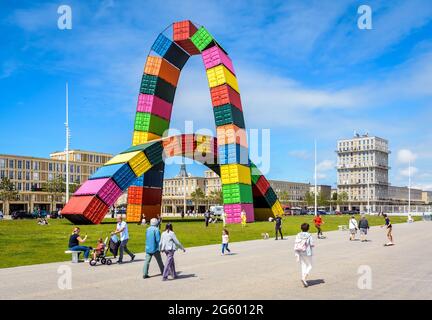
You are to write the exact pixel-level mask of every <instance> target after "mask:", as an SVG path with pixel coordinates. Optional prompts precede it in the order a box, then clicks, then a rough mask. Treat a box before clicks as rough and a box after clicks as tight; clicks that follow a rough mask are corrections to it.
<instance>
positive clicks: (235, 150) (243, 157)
mask: <svg viewBox="0 0 432 320" xmlns="http://www.w3.org/2000/svg"><path fill="white" fill-rule="evenodd" d="M218 158H219V164H232V163H238V164H247V165H248V164H249V151H248V149H247V148H245V147H243V146H241V145H239V144H236V143H230V144H225V145H222V146H219V147H218Z"/></svg>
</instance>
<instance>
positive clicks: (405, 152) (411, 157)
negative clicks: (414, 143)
mask: <svg viewBox="0 0 432 320" xmlns="http://www.w3.org/2000/svg"><path fill="white" fill-rule="evenodd" d="M416 159H417V155H416V154H415V153H414V152H412V151H411V150H409V149H401V150H399V151H398V153H397V161H398V162H400V163H409V162H414V161H415V160H416Z"/></svg>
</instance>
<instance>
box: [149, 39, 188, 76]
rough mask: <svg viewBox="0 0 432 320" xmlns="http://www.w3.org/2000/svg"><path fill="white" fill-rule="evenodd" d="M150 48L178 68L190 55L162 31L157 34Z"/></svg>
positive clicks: (181, 66)
mask: <svg viewBox="0 0 432 320" xmlns="http://www.w3.org/2000/svg"><path fill="white" fill-rule="evenodd" d="M152 50H153V51H154V52H156V53H157V54H158V55H160V56H161V57H163V58H164V59H165V60H167V61H169V62H170V63H171V64H173V65H174V66H175V67H177V68H178V69H180V70H181V69H182V68H183V66H184V65H185V64H186V62H187V60H188V59H189V57H190V56H189V54H188V53H187V52H186V51H184V50H183V49H182V48H181V47H179V46H178V45H177V44H176V43H175V42H172V41H171V40H170V39H168V38H167V37H166V36H164V35H163V34H162V33H161V34H159V36H158V37H157V38H156V41H155V42H154V43H153V46H152Z"/></svg>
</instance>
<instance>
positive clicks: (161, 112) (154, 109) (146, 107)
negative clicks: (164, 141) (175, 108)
mask: <svg viewBox="0 0 432 320" xmlns="http://www.w3.org/2000/svg"><path fill="white" fill-rule="evenodd" d="M137 111H138V112H149V113H152V114H154V115H157V116H159V117H161V118H163V119H165V120H168V121H170V119H171V111H172V104H171V103H168V102H166V101H164V100H162V99H161V98H159V97H156V96H153V95H151V94H143V93H140V95H139V96H138V103H137Z"/></svg>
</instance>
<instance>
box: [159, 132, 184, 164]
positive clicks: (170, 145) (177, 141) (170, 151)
mask: <svg viewBox="0 0 432 320" xmlns="http://www.w3.org/2000/svg"><path fill="white" fill-rule="evenodd" d="M162 146H163V153H162V158H163V159H166V158H170V157H174V156H180V155H181V154H182V138H181V136H174V137H168V138H164V139H163V140H162Z"/></svg>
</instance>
